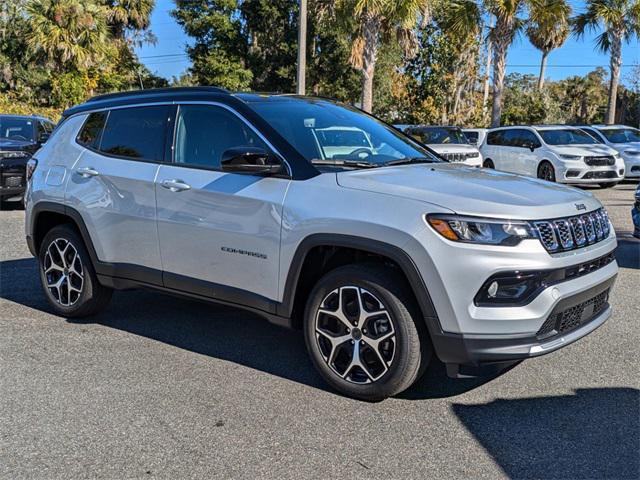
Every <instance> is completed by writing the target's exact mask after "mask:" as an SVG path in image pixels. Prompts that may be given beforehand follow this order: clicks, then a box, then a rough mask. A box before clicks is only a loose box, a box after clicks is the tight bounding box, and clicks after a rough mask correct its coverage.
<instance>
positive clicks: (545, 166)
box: [538, 162, 556, 182]
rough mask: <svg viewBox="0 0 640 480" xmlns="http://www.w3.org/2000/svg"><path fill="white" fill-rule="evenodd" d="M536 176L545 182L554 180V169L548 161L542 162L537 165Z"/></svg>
mask: <svg viewBox="0 0 640 480" xmlns="http://www.w3.org/2000/svg"><path fill="white" fill-rule="evenodd" d="M538 178H540V179H542V180H546V181H547V182H555V181H556V171H555V170H554V168H553V165H551V164H550V163H549V162H542V163H541V164H540V166H539V167H538Z"/></svg>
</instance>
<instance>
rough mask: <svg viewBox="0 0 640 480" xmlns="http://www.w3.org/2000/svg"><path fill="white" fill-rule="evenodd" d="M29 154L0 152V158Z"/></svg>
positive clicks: (20, 156)
mask: <svg viewBox="0 0 640 480" xmlns="http://www.w3.org/2000/svg"><path fill="white" fill-rule="evenodd" d="M28 156H29V154H28V153H27V152H16V151H10V152H0V158H25V157H28Z"/></svg>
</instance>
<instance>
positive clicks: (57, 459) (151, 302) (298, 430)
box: [0, 184, 640, 479]
mask: <svg viewBox="0 0 640 480" xmlns="http://www.w3.org/2000/svg"><path fill="white" fill-rule="evenodd" d="M634 189H635V185H633V184H624V185H619V186H617V187H615V188H614V189H611V190H593V192H594V193H595V194H596V195H597V196H598V197H599V198H600V199H601V200H602V201H603V202H604V204H605V206H606V207H607V208H608V210H609V212H610V216H611V218H612V221H613V222H614V225H615V227H616V229H617V232H618V236H619V243H620V247H619V249H618V262H619V264H620V266H621V270H620V274H619V276H618V280H617V285H616V287H615V290H614V292H613V296H612V299H611V302H612V305H613V308H614V316H613V317H612V318H611V319H610V320H609V321H608V322H607V323H606V324H605V325H604V326H603V327H601V328H600V329H599V330H597V331H596V332H594V333H593V334H592V335H590V336H588V337H586V338H585V339H583V340H582V341H580V342H578V343H576V344H573V345H571V346H569V347H567V348H565V349H563V350H560V351H558V352H555V353H553V354H551V355H547V356H545V357H541V358H537V359H532V360H528V361H526V362H524V363H522V364H520V365H518V366H516V367H515V368H513V369H511V370H509V371H508V372H506V373H504V374H502V375H500V376H498V377H497V378H493V379H484V380H450V379H447V378H446V376H445V374H444V370H443V368H442V366H441V365H439V364H438V363H437V362H434V363H433V364H432V366H431V367H430V369H429V371H428V372H427V374H426V375H425V377H424V378H423V379H422V380H421V381H420V383H419V384H418V385H416V386H415V387H413V388H412V389H411V390H410V391H407V392H405V393H404V394H402V395H401V396H400V397H398V398H393V399H389V400H387V401H384V402H381V403H377V404H369V403H363V402H359V401H355V400H351V399H348V398H345V397H342V396H340V395H337V394H335V393H334V392H332V391H330V390H328V389H327V387H326V386H325V385H324V384H323V382H322V381H321V379H320V377H319V376H318V375H317V374H316V373H315V371H314V370H313V368H312V366H311V363H310V361H309V360H308V359H307V355H306V352H305V349H304V344H303V339H302V335H301V334H300V333H299V332H292V331H287V330H283V329H280V328H278V327H275V326H272V325H270V324H268V323H266V322H265V321H263V320H261V319H259V318H256V317H254V316H253V315H251V314H248V313H245V312H241V311H237V310H232V309H230V308H226V307H217V306H210V305H205V304H201V303H194V302H190V301H186V300H182V299H176V298H173V297H169V296H165V295H161V294H158V293H152V292H143V291H130V292H117V293H116V294H115V295H114V298H113V300H112V303H111V305H110V307H109V308H108V310H107V311H106V312H105V313H104V314H102V315H100V316H98V317H95V318H92V319H90V320H86V321H67V320H65V319H63V318H60V317H57V316H55V315H52V314H51V313H49V308H48V306H47V304H46V302H45V299H44V296H43V294H42V293H41V291H40V285H39V281H38V276H37V268H36V263H35V260H34V259H33V258H32V257H31V256H30V255H29V252H28V250H27V247H26V245H25V242H24V233H23V217H24V212H23V211H20V210H13V211H2V212H0V477H1V478H7V479H17V478H43V479H50V478H51V479H53V478H113V479H121V478H185V477H199V478H346V477H349V478H387V479H389V478H393V479H395V478H411V479H413V478H416V479H421V478H456V479H457V478H474V479H479V478H496V477H510V478H556V479H568V478H572V479H573V478H575V479H578V478H580V479H582V478H597V479H602V478H611V479H623V478H628V479H632V478H633V479H636V478H639V477H640V454H639V453H638V452H639V451H640V361H639V360H638V354H639V353H640V347H639V340H640V333H639V332H640V329H639V328H638V326H639V322H640V241H638V240H635V239H632V238H631V236H630V232H631V230H632V225H631V218H630V209H631V205H632V201H633V200H632V198H633V190H634Z"/></svg>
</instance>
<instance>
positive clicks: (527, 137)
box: [520, 130, 541, 148]
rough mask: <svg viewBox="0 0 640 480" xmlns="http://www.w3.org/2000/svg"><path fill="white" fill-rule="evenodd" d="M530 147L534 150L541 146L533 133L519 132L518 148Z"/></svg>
mask: <svg viewBox="0 0 640 480" xmlns="http://www.w3.org/2000/svg"><path fill="white" fill-rule="evenodd" d="M525 145H526V146H527V147H528V146H530V145H533V146H534V147H535V148H538V147H539V146H541V144H540V140H538V137H537V136H536V134H535V133H533V132H532V131H530V130H520V146H525Z"/></svg>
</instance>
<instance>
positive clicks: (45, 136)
mask: <svg viewBox="0 0 640 480" xmlns="http://www.w3.org/2000/svg"><path fill="white" fill-rule="evenodd" d="M50 136H51V134H50V133H48V132H42V133H41V134H40V137H39V138H38V143H40V144H41V145H42V144H44V143H47V140H49V137H50Z"/></svg>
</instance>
